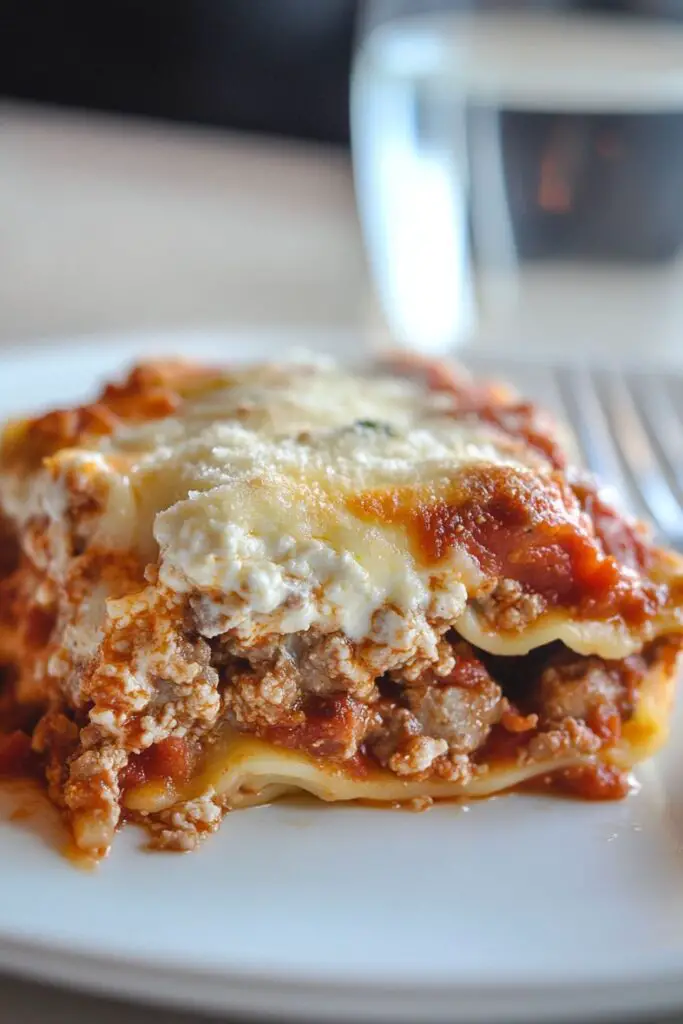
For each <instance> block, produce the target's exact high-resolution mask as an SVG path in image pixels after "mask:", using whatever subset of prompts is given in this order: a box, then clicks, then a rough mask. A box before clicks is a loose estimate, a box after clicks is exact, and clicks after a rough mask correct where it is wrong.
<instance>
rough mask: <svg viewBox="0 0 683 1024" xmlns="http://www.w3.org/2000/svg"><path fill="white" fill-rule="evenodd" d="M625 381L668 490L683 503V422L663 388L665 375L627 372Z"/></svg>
mask: <svg viewBox="0 0 683 1024" xmlns="http://www.w3.org/2000/svg"><path fill="white" fill-rule="evenodd" d="M626 382H627V385H628V387H629V390H630V391H631V394H632V395H633V396H634V399H635V402H636V404H637V405H638V406H639V408H640V412H641V416H642V419H643V423H644V426H645V429H646V430H647V432H648V434H649V435H650V441H651V443H652V446H653V448H655V449H656V451H657V453H658V455H659V460H660V464H661V466H662V469H663V470H664V472H665V473H666V476H667V480H668V482H669V485H670V487H671V490H672V492H673V493H674V494H675V496H676V499H677V501H678V504H679V506H681V507H683V423H682V422H681V419H680V417H679V415H678V414H677V412H676V408H675V406H674V403H673V402H672V400H671V397H670V395H669V392H668V389H667V388H666V378H664V377H660V376H657V377H653V376H652V375H651V374H650V375H647V376H645V375H644V374H629V376H628V377H627V378H626Z"/></svg>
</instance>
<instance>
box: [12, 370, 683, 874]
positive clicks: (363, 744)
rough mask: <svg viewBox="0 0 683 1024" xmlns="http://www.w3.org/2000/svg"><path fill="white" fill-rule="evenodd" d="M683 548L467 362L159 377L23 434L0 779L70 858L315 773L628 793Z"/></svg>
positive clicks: (202, 818) (166, 834)
mask: <svg viewBox="0 0 683 1024" xmlns="http://www.w3.org/2000/svg"><path fill="white" fill-rule="evenodd" d="M682 633H683V571H682V567H681V561H680V560H679V559H678V558H677V556H675V555H674V554H672V553H667V552H666V551H664V550H662V549H661V548H658V547H657V546H655V545H654V544H653V543H652V541H651V539H650V537H649V535H648V532H647V530H646V528H645V527H644V526H642V525H640V524H638V523H636V522H634V521H631V520H630V519H628V518H626V517H625V516H624V515H623V514H622V513H620V512H619V511H617V510H616V508H614V507H613V506H612V505H611V504H610V503H609V502H608V501H607V500H606V498H605V496H604V494H603V493H602V492H601V491H600V490H599V489H598V487H597V485H596V484H595V482H594V481H593V480H592V479H591V478H590V477H588V476H587V475H586V474H585V473H584V472H582V471H580V470H578V469H576V468H573V467H572V466H570V465H568V463H567V459H566V456H565V454H564V452H563V446H562V444H561V442H560V440H559V438H558V436H557V432H556V431H555V429H554V427H553V425H552V423H551V422H550V421H549V420H548V419H547V417H546V416H545V415H544V414H542V413H541V412H539V411H538V410H537V409H535V408H534V407H533V406H531V405H529V404H528V403H524V402H522V401H520V400H519V398H518V397H517V396H516V395H515V394H513V393H512V392H511V391H510V390H508V389H507V388H505V387H503V386H499V385H496V384H478V383H474V382H473V381H472V380H471V379H470V378H469V377H468V376H466V375H465V374H464V373H461V372H460V371H459V370H457V369H455V368H451V367H449V366H446V365H443V364H433V363H425V362H420V361H411V360H404V361H402V362H397V361H395V362H394V363H393V364H391V365H389V364H387V363H382V364H377V365H369V366H367V367H364V368H362V369H359V368H357V367H345V366H342V365H337V364H332V363H328V362H324V361H323V362H321V361H315V360H312V361H310V362H301V361H299V362H282V363H273V364H268V365H254V366H252V365H242V364H239V365H236V366H232V367H229V368H226V369H216V368H207V367H202V366H197V365H193V364H189V363H182V362H168V363H161V362H156V363H148V364H143V365H140V366H139V367H137V368H136V369H134V370H133V372H132V373H130V375H129V376H128V377H127V379H125V380H123V381H122V382H121V383H115V384H110V385H109V386H107V387H105V388H104V390H103V391H102V393H101V394H100V395H99V397H98V398H97V400H96V401H94V402H93V403H92V404H89V405H84V406H80V407H76V408H70V409H64V410H59V411H55V412H51V413H48V414H46V415H42V416H39V417H37V418H34V419H28V420H22V421H16V422H12V423H10V424H9V425H8V426H7V427H6V429H5V431H4V434H3V437H2V442H1V448H0V683H1V690H0V728H1V729H2V732H3V735H2V737H0V772H5V773H6V772H10V771H19V770H22V769H23V767H25V766H26V765H27V764H29V763H30V764H31V765H32V766H33V768H34V769H35V768H36V767H37V768H38V769H39V770H40V771H41V772H42V773H43V775H44V777H45V779H46V781H47V786H48V790H49V794H50V797H51V799H52V800H53V801H54V802H55V803H56V804H57V805H58V806H59V807H60V808H61V809H62V811H63V814H64V817H65V819H66V821H67V823H68V826H69V828H70V829H71V830H72V833H73V839H74V841H75V843H76V845H77V846H78V847H79V848H80V849H81V850H83V851H84V852H85V853H87V854H89V855H91V856H95V857H99V856H101V855H103V854H104V853H105V852H106V851H107V850H108V848H109V847H110V844H111V842H112V840H113V838H114V835H115V832H116V830H117V828H118V827H119V825H120V824H121V823H122V822H124V821H126V820H132V821H135V822H138V823H142V824H144V825H145V826H147V828H148V830H149V832H150V833H151V840H152V843H153V845H155V846H157V847H162V848H175V849H191V848H192V847H193V846H195V845H196V843H197V841H198V840H199V839H200V838H201V837H202V836H203V835H204V834H206V833H208V832H212V831H214V830H215V829H216V828H217V827H218V825H219V823H220V821H221V818H222V817H223V815H224V813H225V812H226V811H229V810H233V809H236V808H241V807H244V806H247V805H250V804H256V803H265V802H269V801H272V800H274V799H275V798H277V797H281V796H283V795H285V794H288V793H291V792H293V791H298V790H304V791H307V792H309V793H311V794H313V795H314V796H316V797H319V798H321V799H322V800H327V801H342V800H366V801H370V802H373V803H387V804H400V805H407V806H412V807H415V808H421V807H424V806H427V805H428V804H429V803H430V802H431V801H432V800H434V799H439V798H463V797H466V798H470V797H479V796H486V795H488V794H491V793H496V792H500V791H502V790H507V789H510V788H512V787H516V786H521V785H522V784H528V783H530V782H534V783H535V784H538V785H543V786H544V787H545V788H547V789H548V790H549V791H551V790H554V789H556V790H560V791H563V792H567V791H569V792H573V793H576V794H579V795H581V796H584V797H587V798H595V799H604V798H614V797H619V796H623V795H624V794H625V793H626V791H627V788H628V782H627V773H628V771H629V769H630V768H631V767H632V766H633V764H634V763H635V762H637V761H639V760H641V759H643V758H646V757H648V756H649V755H650V754H651V753H653V752H654V751H655V750H656V749H657V748H658V747H659V745H660V744H661V743H662V742H663V741H664V739H665V737H666V734H667V721H668V715H669V710H670V705H671V701H672V696H673V689H674V684H675V675H676V661H677V657H678V652H679V649H680V647H681V634H682Z"/></svg>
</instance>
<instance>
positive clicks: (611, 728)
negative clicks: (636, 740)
mask: <svg viewBox="0 0 683 1024" xmlns="http://www.w3.org/2000/svg"><path fill="white" fill-rule="evenodd" d="M644 669H645V666H644V663H643V661H642V659H641V658H640V657H638V656H634V657H631V658H626V659H625V660H624V661H622V662H611V661H603V660H602V659H601V658H595V657H581V656H580V655H577V654H573V653H572V652H571V651H567V650H565V651H562V652H561V653H560V654H559V655H557V656H556V657H555V658H553V660H552V661H551V663H550V664H549V665H547V666H546V667H545V668H544V669H543V670H542V671H541V673H540V676H539V679H538V685H537V692H536V698H535V700H536V704H537V710H538V712H539V715H540V718H541V721H542V722H544V723H555V722H560V721H563V720H565V719H568V718H571V719H575V720H578V721H581V722H585V723H587V724H588V725H589V726H590V727H591V728H592V729H593V731H594V732H595V733H597V734H598V735H600V736H601V737H602V738H603V739H609V738H610V737H613V738H616V736H617V735H618V733H619V731H620V727H621V722H622V720H624V719H626V718H628V717H630V715H631V712H632V708H633V702H634V696H635V691H636V688H637V686H638V683H639V681H640V679H641V678H642V674H643V672H644Z"/></svg>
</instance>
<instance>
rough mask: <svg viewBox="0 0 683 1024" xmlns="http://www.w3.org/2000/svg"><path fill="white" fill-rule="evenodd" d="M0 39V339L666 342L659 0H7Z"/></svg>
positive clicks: (668, 205) (675, 6)
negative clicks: (302, 336) (174, 334)
mask: <svg viewBox="0 0 683 1024" xmlns="http://www.w3.org/2000/svg"><path fill="white" fill-rule="evenodd" d="M0 53H1V57H2V59H1V60H0V95H2V96H3V97H5V100H4V102H3V106H2V120H3V128H2V134H1V135H0V224H1V225H2V230H1V232H0V258H1V259H2V267H3V273H2V275H0V339H3V340H12V341H17V340H22V339H29V338H34V337H44V336H48V335H56V334H69V333H74V332H75V333H89V332H93V331H99V330H105V329H131V328H140V327H142V328H145V327H147V328H153V329H157V328H163V329H171V328H172V329H184V328H187V327H193V328H194V327H206V326H209V327H221V326H224V325H225V324H245V323H246V324H255V325H268V326H277V325H279V324H287V325H292V326H299V325H301V326H302V327H311V328H313V329H316V328H341V329H350V330H353V331H369V332H371V333H372V332H373V331H380V332H381V331H386V330H387V329H388V332H389V333H390V334H391V336H392V337H394V338H395V339H397V340H399V341H400V342H402V343H405V344H410V345H419V346H420V347H422V348H427V349H436V350H441V349H443V348H449V347H452V346H454V345H462V344H475V345H479V346H481V347H483V348H493V349H498V348H500V347H501V346H504V347H508V348H509V347H510V346H513V347H515V348H517V347H519V346H523V347H525V348H528V349H529V350H545V349H546V348H547V347H548V346H550V347H551V348H554V349H555V350H557V351H564V350H565V349H566V348H567V347H571V348H574V347H575V346H576V345H578V346H579V348H582V349H584V350H585V351H592V350H593V349H594V348H595V346H596V345H599V346H603V345H605V344H606V343H607V341H606V339H607V338H608V337H609V338H611V339H612V341H611V342H610V343H611V344H614V337H615V336H617V337H618V338H619V345H620V346H621V348H622V349H623V350H625V351H627V352H632V353H633V354H637V353H638V352H640V351H641V349H642V346H643V340H644V337H645V336H647V338H648V345H649V346H650V348H651V350H652V351H653V352H656V353H660V354H667V355H668V354H670V353H671V352H673V353H674V354H677V352H678V348H679V346H678V344H677V341H676V340H675V339H677V337H678V336H679V334H680V330H679V327H680V321H681V312H680V307H681V305H682V304H683V299H682V298H681V290H680V285H681V281H682V280H683V278H682V277H681V275H680V274H679V260H678V257H679V252H680V248H681V243H682V241H683V188H682V187H681V182H682V177H683V3H681V2H680V0H602V2H598V0H596V2H589V0H520V2H515V0H505V2H496V0H479V2H478V0H452V2H450V3H448V2H446V3H444V2H437V0H431V2H430V0H414V2H412V3H411V2H402V0H374V2H373V0H369V2H365V3H363V2H359V0H325V2H323V3H314V2H311V0H277V3H275V2H268V0H230V2H225V0H192V2H190V0H187V2H182V0H179V2H162V0H146V2H145V3H144V4H140V3H135V2H132V0H117V2H116V3H112V2H109V0H102V2H100V3H98V4H97V5H93V4H89V3H85V2H84V0H65V2H64V3H61V4H59V5H55V4H54V3H51V2H48V0H5V2H4V3H3V4H2V31H1V32H0ZM350 94H351V103H350ZM351 151H352V153H353V162H354V166H353V168H352V165H351V159H350V153H351ZM558 309H562V311H563V313H562V316H558ZM654 313H656V314H657V319H658V322H659V327H658V328H657V330H656V331H653V330H652V318H653V314H654Z"/></svg>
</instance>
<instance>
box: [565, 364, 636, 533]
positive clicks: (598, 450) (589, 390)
mask: <svg viewBox="0 0 683 1024" xmlns="http://www.w3.org/2000/svg"><path fill="white" fill-rule="evenodd" d="M556 378H557V390H558V392H559V394H560V396H561V398H562V405H563V409H564V412H565V414H566V419H567V421H568V423H569V425H570V427H571V428H572V431H573V433H574V436H575V437H576V439H577V441H578V444H579V447H580V449H581V453H582V455H583V460H584V463H585V465H586V467H587V468H588V469H590V470H591V472H593V473H595V475H596V476H597V477H598V478H599V480H600V483H601V484H604V485H609V486H610V487H612V488H613V490H614V497H615V498H616V499H617V501H618V502H619V503H621V504H622V505H624V504H625V505H626V511H629V512H631V513H633V514H635V515H642V514H643V511H646V510H644V509H643V506H642V502H641V501H640V495H639V493H638V491H635V492H634V490H633V487H632V486H631V484H630V481H629V480H628V479H627V478H626V476H625V474H624V472H623V469H622V464H621V460H620V458H619V453H618V451H617V448H616V445H615V442H614V437H613V435H612V431H611V429H610V425H609V422H608V420H607V418H606V416H605V410H604V407H603V403H602V401H601V399H600V395H599V394H598V392H597V390H596V387H595V381H594V380H593V377H592V376H591V374H590V373H589V372H588V371H587V370H585V369H583V368H579V367H578V366H563V367H558V368H557V370H556Z"/></svg>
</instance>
